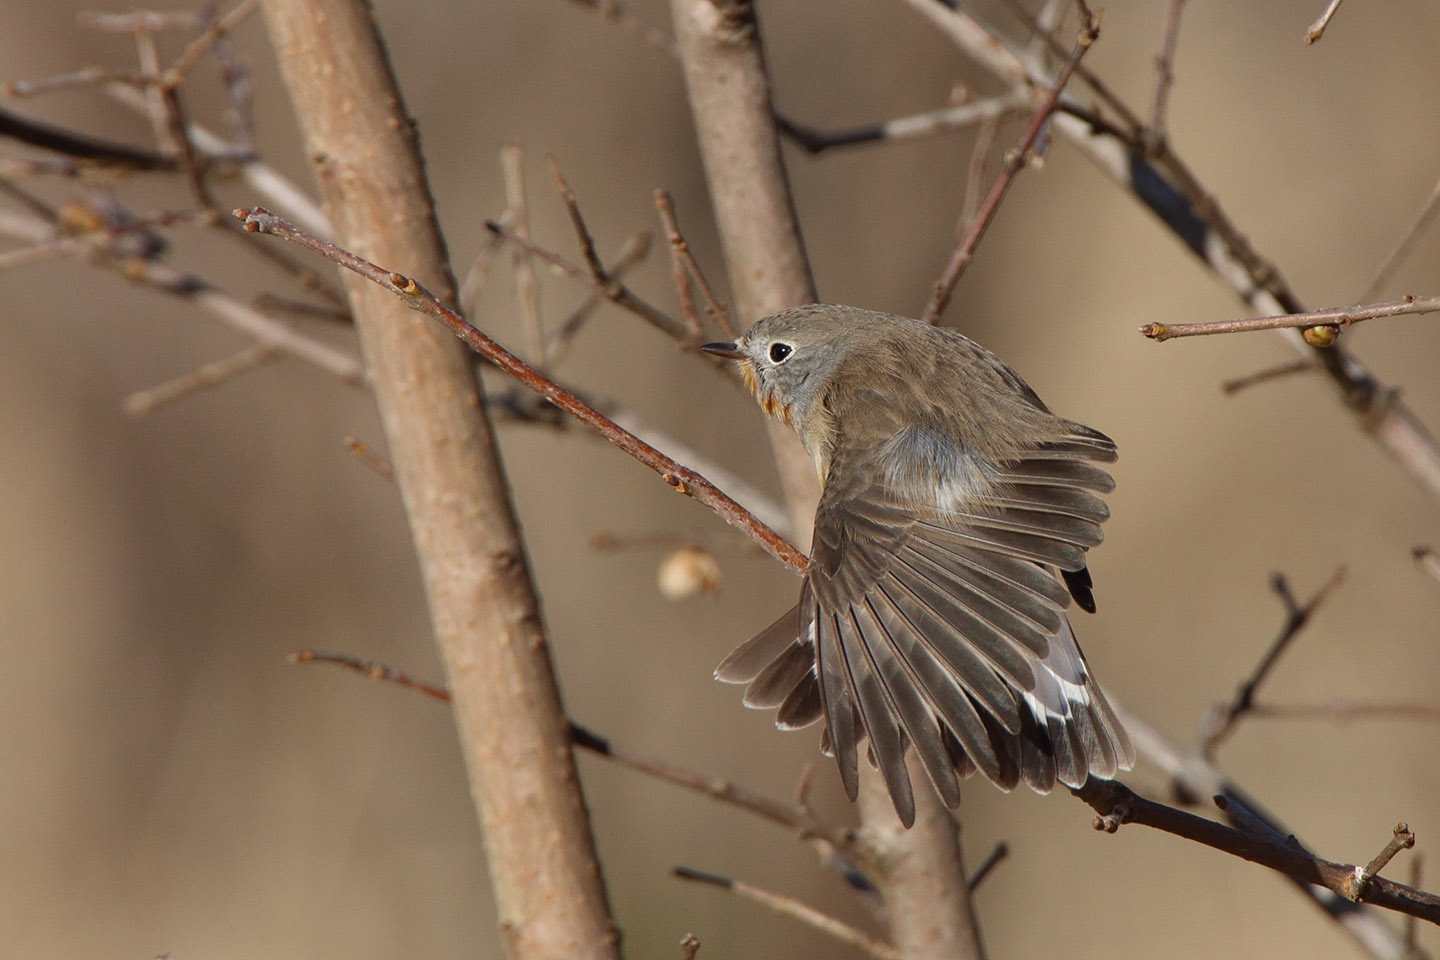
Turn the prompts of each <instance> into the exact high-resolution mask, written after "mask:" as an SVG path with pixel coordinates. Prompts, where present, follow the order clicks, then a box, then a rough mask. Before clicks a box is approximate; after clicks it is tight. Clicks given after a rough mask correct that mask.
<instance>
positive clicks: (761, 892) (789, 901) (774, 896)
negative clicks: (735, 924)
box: [672, 867, 901, 960]
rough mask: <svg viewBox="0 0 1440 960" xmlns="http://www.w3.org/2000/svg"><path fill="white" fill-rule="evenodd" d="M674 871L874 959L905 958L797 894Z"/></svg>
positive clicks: (681, 869)
mask: <svg viewBox="0 0 1440 960" xmlns="http://www.w3.org/2000/svg"><path fill="white" fill-rule="evenodd" d="M672 873H673V875H674V876H675V877H677V878H678V879H680V880H692V881H695V882H697V883H705V884H709V885H710V886H713V887H720V888H721V889H723V890H729V891H730V892H731V893H734V894H736V895H737V896H740V897H743V898H744V899H746V900H749V901H751V902H753V903H758V904H760V905H761V906H764V907H768V908H769V909H771V910H773V911H774V912H775V913H778V914H779V915H780V916H782V917H789V918H790V919H792V920H798V921H800V922H801V923H803V924H805V925H806V926H808V927H813V928H814V929H816V930H819V931H820V932H821V933H824V934H826V935H827V936H829V937H831V938H833V939H835V940H838V941H840V942H841V943H843V944H845V945H846V946H848V947H853V948H855V949H856V950H859V951H860V952H861V953H864V954H866V955H868V956H870V957H873V958H874V960H901V956H900V951H898V950H896V949H895V948H894V947H892V946H890V944H888V943H884V942H883V941H880V940H876V939H875V938H874V937H872V936H870V935H869V934H866V933H864V932H862V931H860V930H857V929H855V928H854V927H852V926H850V925H849V924H848V923H844V922H842V921H840V920H837V919H835V918H834V917H832V916H830V915H829V914H825V913H821V912H820V911H819V910H816V909H815V908H814V907H811V906H809V905H807V904H804V903H801V902H800V901H799V900H796V899H795V898H794V897H787V896H785V895H783V894H779V893H774V892H772V891H769V890H765V889H763V888H761V887H756V886H753V885H751V884H748V883H744V882H743V881H740V880H735V879H732V878H730V877H722V876H720V875H718V874H714V873H705V872H704V871H702V870H692V869H691V868H689V867H676V868H675V869H674V870H673V871H672Z"/></svg>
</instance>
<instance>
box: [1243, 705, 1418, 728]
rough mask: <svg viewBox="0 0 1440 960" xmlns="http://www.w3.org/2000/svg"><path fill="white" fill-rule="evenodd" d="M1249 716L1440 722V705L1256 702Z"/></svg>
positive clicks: (1289, 718)
mask: <svg viewBox="0 0 1440 960" xmlns="http://www.w3.org/2000/svg"><path fill="white" fill-rule="evenodd" d="M1247 712H1248V715H1249V716H1251V717H1259V718H1263V719H1269V720H1335V721H1338V722H1341V723H1343V722H1347V721H1350V720H1418V721H1422V722H1425V723H1435V722H1440V706H1433V705H1430V704H1424V703H1385V702H1369V701H1364V700H1332V701H1330V702H1328V703H1289V704H1280V703H1256V704H1253V705H1251V707H1250V709H1249V711H1247Z"/></svg>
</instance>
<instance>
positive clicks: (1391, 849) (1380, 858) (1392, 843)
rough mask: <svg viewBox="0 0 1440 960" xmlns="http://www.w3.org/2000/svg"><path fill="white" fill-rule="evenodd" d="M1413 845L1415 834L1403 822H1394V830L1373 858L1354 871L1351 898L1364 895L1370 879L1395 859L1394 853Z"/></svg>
mask: <svg viewBox="0 0 1440 960" xmlns="http://www.w3.org/2000/svg"><path fill="white" fill-rule="evenodd" d="M1414 846H1415V834H1414V833H1412V832H1411V831H1410V827H1409V826H1408V825H1407V824H1404V823H1397V824H1395V830H1394V831H1393V834H1392V836H1391V837H1390V839H1389V841H1388V842H1386V844H1385V846H1384V848H1383V849H1381V851H1380V852H1379V853H1377V854H1375V857H1374V859H1372V860H1371V861H1370V862H1369V863H1367V864H1365V866H1364V868H1363V869H1358V870H1356V871H1355V879H1354V892H1355V895H1354V896H1353V897H1351V899H1352V900H1359V899H1361V898H1362V897H1364V895H1365V890H1366V889H1367V888H1368V887H1369V886H1370V881H1372V880H1373V879H1375V877H1376V876H1378V875H1379V873H1380V871H1381V870H1384V869H1385V866H1386V865H1387V864H1388V863H1389V862H1390V861H1391V860H1394V859H1395V855H1396V854H1397V853H1399V852H1400V851H1401V850H1410V849H1412V848H1413V847H1414Z"/></svg>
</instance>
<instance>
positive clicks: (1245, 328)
mask: <svg viewBox="0 0 1440 960" xmlns="http://www.w3.org/2000/svg"><path fill="white" fill-rule="evenodd" d="M1437 310H1440V297H1404V298H1403V299H1400V300H1391V301H1388V302H1386V303H1371V304H1363V305H1357V306H1353V307H1329V308H1328V309H1325V310H1315V311H1313V312H1311V313H1282V314H1276V315H1274V316H1269V317H1240V318H1239V319H1236V320H1215V321H1209V322H1205V323H1147V324H1145V325H1144V326H1142V327H1141V328H1140V333H1141V334H1143V335H1144V336H1146V337H1149V338H1150V339H1151V340H1157V341H1159V340H1173V339H1175V338H1176V337H1204V336H1209V335H1211V334H1217V333H1250V332H1252V331H1255V330H1280V329H1290V328H1298V329H1311V328H1315V327H1320V328H1324V327H1334V328H1337V329H1338V328H1340V327H1346V326H1349V325H1350V324H1352V323H1359V322H1360V321H1362V320H1374V319H1376V318H1378V317H1399V316H1404V315H1407V314H1414V313H1434V312H1436V311H1437Z"/></svg>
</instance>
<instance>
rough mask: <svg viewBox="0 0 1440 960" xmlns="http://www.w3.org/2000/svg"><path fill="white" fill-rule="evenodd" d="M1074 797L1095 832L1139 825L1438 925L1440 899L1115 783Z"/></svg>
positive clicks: (1100, 783)
mask: <svg viewBox="0 0 1440 960" xmlns="http://www.w3.org/2000/svg"><path fill="white" fill-rule="evenodd" d="M1075 794H1076V795H1077V796H1078V797H1080V799H1082V800H1084V801H1085V802H1086V803H1088V804H1089V805H1090V807H1091V808H1092V809H1093V810H1094V811H1095V813H1096V817H1095V828H1096V829H1097V830H1103V831H1104V832H1106V833H1114V832H1115V831H1116V830H1118V829H1119V828H1120V826H1121V825H1122V824H1126V823H1138V824H1142V825H1144V826H1147V827H1153V828H1155V829H1157V830H1162V831H1164V832H1165V833H1170V834H1173V835H1175V836H1177V837H1183V838H1184V839H1186V840H1191V841H1194V842H1195V843H1199V844H1203V845H1204V846H1207V847H1212V848H1213V849H1216V850H1219V851H1222V852H1224V853H1228V854H1231V855H1233V856H1236V857H1239V858H1241V859H1243V860H1249V861H1250V862H1252V863H1258V864H1260V865H1261V866H1264V867H1269V868H1270V869H1271V870H1275V871H1277V872H1279V873H1282V874H1284V875H1285V876H1287V877H1290V878H1292V879H1294V880H1297V881H1301V882H1303V883H1306V884H1313V885H1316V886H1320V887H1324V888H1325V889H1327V890H1330V891H1331V892H1333V893H1336V894H1339V895H1340V896H1342V897H1344V898H1345V899H1346V900H1349V901H1351V902H1352V903H1369V904H1373V905H1374V906H1377V907H1384V908H1385V909H1388V910H1394V911H1396V912H1398V913H1403V914H1407V915H1410V916H1415V917H1419V918H1420V919H1421V920H1428V921H1429V922H1431V923H1436V924H1440V896H1436V895H1435V894H1433V893H1427V892H1425V891H1423V890H1416V889H1414V888H1413V887H1408V886H1406V885H1405V884H1402V883H1396V882H1394V881H1393V880H1386V879H1384V878H1383V877H1372V878H1370V880H1369V882H1367V883H1366V884H1364V885H1363V886H1361V885H1358V884H1357V883H1356V878H1357V877H1358V876H1359V874H1360V873H1361V872H1362V868H1361V867H1358V866H1355V865H1354V864H1346V863H1336V862H1333V861H1330V860H1323V859H1321V858H1319V857H1317V856H1315V855H1314V854H1312V853H1310V852H1309V851H1307V850H1305V849H1304V848H1302V847H1300V846H1298V845H1295V844H1290V843H1286V842H1284V841H1281V840H1276V839H1272V838H1270V837H1268V836H1265V835H1259V834H1252V833H1246V832H1242V831H1240V830H1237V829H1235V828H1234V827H1228V826H1226V825H1224V824H1222V823H1217V822H1215V821H1214V820H1207V819H1205V818H1204V817H1198V816H1196V815H1195V814H1193V813H1188V812H1186V811H1184V810H1178V809H1176V808H1175V807H1171V806H1167V805H1166V804H1163V803H1159V802H1157V801H1155V800H1150V799H1147V798H1145V797H1142V796H1140V795H1139V794H1137V793H1135V792H1134V791H1133V790H1131V789H1130V788H1129V787H1127V786H1125V785H1124V784H1123V783H1120V782H1119V781H1116V780H1096V779H1094V778H1092V779H1090V780H1088V781H1086V783H1085V785H1084V786H1083V787H1081V788H1080V789H1079V790H1076V791H1075Z"/></svg>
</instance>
